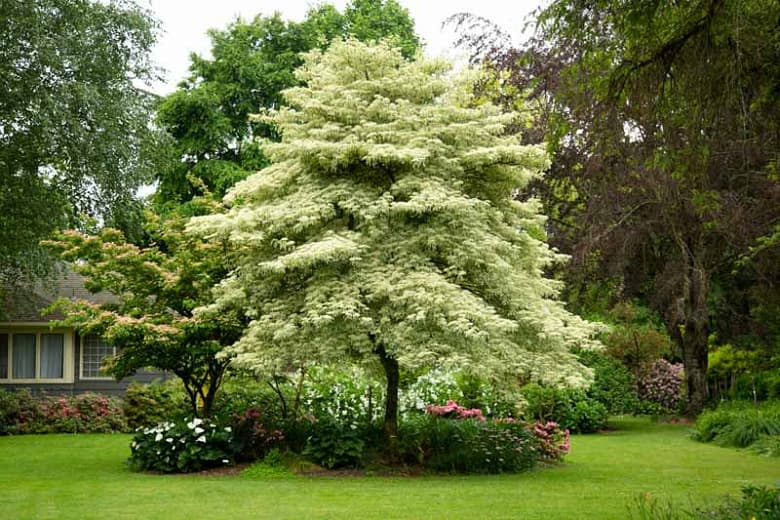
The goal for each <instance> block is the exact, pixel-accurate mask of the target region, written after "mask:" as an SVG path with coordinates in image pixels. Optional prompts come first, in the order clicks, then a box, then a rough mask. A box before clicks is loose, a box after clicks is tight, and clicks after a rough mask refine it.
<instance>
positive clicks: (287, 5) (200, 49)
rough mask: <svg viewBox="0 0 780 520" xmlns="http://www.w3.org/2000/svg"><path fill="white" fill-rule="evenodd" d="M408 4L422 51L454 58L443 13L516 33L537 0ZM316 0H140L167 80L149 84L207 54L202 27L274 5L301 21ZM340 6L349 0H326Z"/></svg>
mask: <svg viewBox="0 0 780 520" xmlns="http://www.w3.org/2000/svg"><path fill="white" fill-rule="evenodd" d="M398 1H399V3H400V4H401V5H403V6H404V7H406V8H407V9H408V10H409V13H410V14H411V16H412V18H413V19H414V21H415V27H416V29H417V34H419V35H420V36H421V37H422V39H423V40H424V42H425V43H426V51H425V52H426V54H429V55H434V56H438V55H444V56H447V57H450V58H451V59H456V58H457V57H458V56H459V55H462V51H457V50H455V49H453V42H454V40H455V34H454V32H453V31H452V30H449V29H442V27H441V24H442V22H443V21H444V19H445V18H447V17H449V16H450V15H453V14H455V13H460V12H470V13H473V14H477V15H479V16H482V17H484V18H487V19H489V20H492V21H494V22H496V23H498V24H499V25H500V26H501V27H502V28H503V29H504V30H505V31H507V32H509V33H510V34H511V35H512V36H513V37H515V38H516V39H519V38H520V36H521V35H522V32H523V26H524V25H525V19H526V16H527V15H528V14H529V13H530V12H531V11H533V10H534V9H535V8H536V7H537V6H538V5H539V3H540V1H539V0H398ZM318 3H319V2H317V1H316V0H254V1H252V0H141V1H139V4H141V5H143V6H144V7H147V8H150V9H151V10H152V12H153V13H154V15H155V16H156V17H157V18H158V20H160V22H161V24H162V33H161V34H160V38H159V41H158V43H157V45H156V47H155V48H154V51H153V53H152V57H153V59H154V60H155V62H156V63H157V65H159V66H161V67H162V68H163V69H165V70H166V71H167V72H166V80H165V81H164V82H161V83H158V84H155V85H153V86H152V89H153V90H154V91H155V92H156V93H158V94H168V93H170V92H172V91H173V90H174V89H175V88H176V84H177V83H178V82H179V81H180V80H182V79H183V78H184V77H185V76H186V75H187V67H188V66H189V56H190V53H192V52H195V53H197V54H200V55H204V56H208V54H209V48H210V42H209V39H208V36H207V34H206V31H207V30H208V29H211V28H217V29H223V28H225V27H227V25H228V24H229V23H230V22H232V21H233V20H235V19H236V17H237V16H241V17H242V18H244V19H247V20H249V19H252V18H253V17H254V16H255V15H257V14H265V15H270V14H273V13H274V12H275V11H279V12H280V13H281V14H282V17H283V18H287V19H290V20H296V21H300V20H302V19H303V18H304V17H305V15H306V11H307V9H308V7H309V5H312V4H314V5H316V4H318ZM329 3H331V4H333V5H335V6H336V7H337V8H338V9H339V10H341V11H343V9H344V6H345V5H346V4H347V3H348V0H330V2H329Z"/></svg>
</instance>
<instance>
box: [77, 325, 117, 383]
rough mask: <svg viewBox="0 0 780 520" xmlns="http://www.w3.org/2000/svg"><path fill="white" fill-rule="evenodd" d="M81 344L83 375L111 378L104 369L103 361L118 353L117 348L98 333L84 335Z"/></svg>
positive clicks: (86, 376)
mask: <svg viewBox="0 0 780 520" xmlns="http://www.w3.org/2000/svg"><path fill="white" fill-rule="evenodd" d="M81 345H82V347H81V377H83V378H110V377H111V376H109V375H108V373H106V371H105V370H103V369H102V366H103V361H105V359H106V358H107V357H111V356H113V355H114V354H116V349H115V348H114V347H113V346H111V345H109V344H108V343H106V342H105V341H103V338H101V337H100V336H98V335H97V334H87V335H86V336H84V339H83V341H82V342H81Z"/></svg>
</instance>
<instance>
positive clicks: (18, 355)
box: [11, 334, 35, 379]
mask: <svg viewBox="0 0 780 520" xmlns="http://www.w3.org/2000/svg"><path fill="white" fill-rule="evenodd" d="M12 353H13V359H14V363H13V365H14V366H13V372H12V373H11V376H12V377H13V378H14V379H34V378H35V334H14V345H13V351H12Z"/></svg>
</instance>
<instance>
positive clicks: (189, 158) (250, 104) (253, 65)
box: [157, 0, 420, 203]
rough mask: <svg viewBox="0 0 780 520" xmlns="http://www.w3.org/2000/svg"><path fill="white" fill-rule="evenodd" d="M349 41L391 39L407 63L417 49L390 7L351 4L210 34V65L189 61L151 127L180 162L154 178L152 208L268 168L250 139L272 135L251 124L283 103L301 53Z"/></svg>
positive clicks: (366, 0)
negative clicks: (167, 139)
mask: <svg viewBox="0 0 780 520" xmlns="http://www.w3.org/2000/svg"><path fill="white" fill-rule="evenodd" d="M349 35H352V36H354V37H356V38H358V39H360V40H363V41H371V40H379V39H383V38H390V39H392V41H394V42H396V43H397V44H398V45H400V46H401V48H402V49H403V52H404V53H405V55H406V56H407V57H411V56H413V55H414V53H415V52H416V51H417V50H418V49H419V47H420V40H419V38H418V37H417V35H416V34H415V32H414V22H413V20H412V19H411V18H410V16H409V13H408V11H407V10H406V9H404V8H403V7H401V6H400V5H399V4H398V3H397V2H396V1H395V0H354V1H353V2H351V3H349V4H348V5H347V6H346V8H345V10H344V13H343V14H342V13H340V12H339V11H338V10H337V9H336V8H335V7H333V6H332V5H331V4H327V3H325V4H321V5H319V6H316V7H312V8H310V9H309V12H308V13H307V15H306V18H305V19H304V20H303V21H302V22H293V21H287V20H283V19H282V18H281V16H280V15H279V14H278V13H276V14H273V15H270V16H265V15H258V16H256V17H255V18H254V19H252V20H251V21H245V20H242V19H238V20H236V21H235V22H233V23H232V24H230V25H229V26H228V27H227V28H226V29H224V30H216V29H215V30H211V31H209V36H210V37H211V42H212V47H211V58H203V57H200V56H197V55H195V54H193V55H192V57H191V60H192V63H191V65H190V72H191V75H190V77H189V78H187V79H186V80H185V81H183V82H182V83H181V84H180V87H179V89H178V90H177V91H176V92H174V93H173V94H171V95H169V96H168V97H166V99H165V100H164V101H163V102H162V104H161V106H160V110H159V114H158V120H159V122H160V124H161V125H162V126H163V127H164V128H166V129H167V130H168V132H170V134H171V135H172V136H173V138H174V140H175V143H176V154H177V155H179V156H180V157H181V159H182V160H181V162H180V163H179V164H178V165H177V166H175V167H174V168H172V169H168V170H162V171H160V172H159V175H158V178H159V180H160V186H159V189H158V194H157V198H158V201H160V202H166V201H173V202H174V203H181V202H186V201H187V200H190V199H191V198H192V197H193V196H195V195H199V194H202V193H203V190H204V189H206V190H209V191H211V192H213V193H215V194H217V195H219V196H222V195H224V194H225V192H226V191H227V189H228V188H230V187H231V186H232V185H233V184H234V183H235V182H236V181H238V180H241V179H244V178H245V177H246V176H247V175H249V174H250V173H253V172H255V171H257V170H259V169H260V168H262V167H263V166H265V165H267V164H268V161H267V159H266V158H265V156H264V154H263V153H262V150H261V147H260V146H259V145H258V143H257V142H256V141H255V140H254V139H255V138H272V139H275V138H277V135H276V131H275V129H274V127H273V125H270V124H269V123H268V122H267V121H260V120H252V119H251V117H250V116H251V115H252V114H258V113H261V112H262V111H263V110H265V109H271V108H274V107H278V106H280V105H281V104H283V103H284V100H283V97H282V95H281V92H282V90H284V89H286V88H289V87H293V86H295V85H298V79H296V77H295V74H294V71H295V69H296V68H297V67H299V66H300V65H301V64H302V63H303V61H302V58H301V53H303V52H305V51H308V50H311V49H313V48H326V47H327V45H329V44H330V42H331V41H332V40H334V39H343V38H345V37H347V36H349Z"/></svg>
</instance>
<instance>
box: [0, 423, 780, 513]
mask: <svg viewBox="0 0 780 520" xmlns="http://www.w3.org/2000/svg"><path fill="white" fill-rule="evenodd" d="M612 424H613V426H615V427H617V428H618V429H617V430H615V431H612V432H609V433H605V434H599V435H588V436H577V437H575V438H574V439H573V442H572V454H571V455H570V456H569V457H568V458H567V462H566V463H565V464H564V465H562V466H560V467H556V468H552V469H545V470H540V471H535V472H531V473H526V474H521V475H499V476H478V477H422V478H421V477H411V478H384V477H364V478H355V477H343V478H327V477H294V478H290V479H269V480H253V479H250V478H246V477H242V476H240V475H239V476H222V477H205V476H192V475H189V476H157V475H144V474H137V473H133V472H131V471H129V470H128V469H126V468H125V466H124V460H125V458H126V457H127V455H128V448H127V444H128V442H129V436H126V435H113V436H112V435H43V436H32V435H31V436H19V437H2V438H0V517H2V518H8V519H17V518H78V519H82V518H100V519H103V520H104V519H116V518H144V519H147V518H150V519H151V518H165V519H172V518H190V519H196V518H209V519H211V518H352V519H354V520H359V519H363V518H382V519H385V518H447V519H451V518H466V519H469V520H474V519H478V518H523V519H533V518H540V519H541V518H543V519H554V518H566V519H570V518H593V519H608V518H619V519H622V518H626V516H627V510H626V503H627V502H628V501H630V500H631V499H632V498H634V497H636V496H637V495H638V494H640V493H646V492H649V493H652V494H653V495H654V496H658V497H663V498H671V499H674V500H675V501H676V502H680V503H682V504H688V503H690V501H691V500H694V501H696V502H701V501H702V500H710V501H718V500H720V498H721V497H722V496H723V495H724V494H727V493H733V494H735V493H738V491H739V487H740V486H741V485H742V484H745V483H759V484H777V485H780V462H778V460H777V459H774V460H773V459H765V458H761V457H757V456H755V455H753V454H751V453H749V452H744V451H737V450H734V449H729V448H719V447H716V446H712V445H708V444H700V443H697V442H694V441H691V440H689V439H688V438H687V436H686V431H687V428H686V427H685V426H678V425H656V424H651V423H649V422H647V421H641V420H625V421H615V422H613V423H612Z"/></svg>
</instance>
